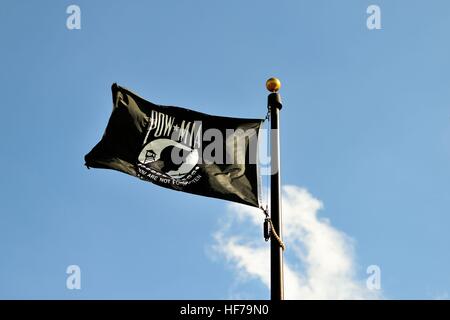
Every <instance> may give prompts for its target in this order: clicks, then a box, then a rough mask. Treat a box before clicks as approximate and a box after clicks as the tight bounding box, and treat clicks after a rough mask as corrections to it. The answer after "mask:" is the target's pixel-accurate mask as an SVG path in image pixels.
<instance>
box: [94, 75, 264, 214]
mask: <svg viewBox="0 0 450 320" xmlns="http://www.w3.org/2000/svg"><path fill="white" fill-rule="evenodd" d="M112 95H113V111H112V114H111V117H110V119H109V122H108V125H107V127H106V130H105V133H104V134H103V137H102V139H101V141H100V142H99V143H98V144H97V145H96V146H95V147H94V148H93V149H92V151H91V152H89V153H88V154H87V155H86V156H85V161H86V166H87V167H88V168H89V167H93V168H106V169H114V170H118V171H122V172H125V173H127V174H130V175H133V176H136V177H139V178H141V179H143V180H146V181H150V182H152V183H154V184H157V185H159V186H162V187H166V188H170V189H174V190H178V191H184V192H189V193H194V194H198V195H202V196H207V197H214V198H220V199H225V200H230V201H234V202H240V203H244V204H247V205H251V206H255V207H258V206H259V200H258V192H259V190H258V188H259V183H258V181H259V174H258V134H259V129H260V126H261V123H262V121H263V120H261V119H239V118H228V117H219V116H211V115H207V114H204V113H200V112H196V111H192V110H188V109H184V108H180V107H171V106H161V105H156V104H153V103H151V102H149V101H146V100H144V99H143V98H141V97H139V96H138V95H136V94H134V93H133V92H131V91H129V90H127V89H125V88H122V87H120V86H118V85H117V84H113V85H112Z"/></svg>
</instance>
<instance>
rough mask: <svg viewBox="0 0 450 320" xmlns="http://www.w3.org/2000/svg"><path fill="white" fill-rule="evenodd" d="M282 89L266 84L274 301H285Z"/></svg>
mask: <svg viewBox="0 0 450 320" xmlns="http://www.w3.org/2000/svg"><path fill="white" fill-rule="evenodd" d="M280 87H281V83H280V80H278V79H277V78H270V79H269V80H267V82H266V88H267V90H269V91H270V92H271V93H270V94H269V96H268V99H267V107H268V109H269V112H270V127H271V130H270V131H271V133H270V142H271V148H270V154H271V178H270V194H271V195H270V219H271V221H272V226H273V229H274V231H275V233H276V234H274V232H271V239H270V286H271V292H270V299H271V300H272V301H278V300H284V277H283V248H282V245H281V240H280V239H282V235H281V231H282V230H281V226H282V219H281V190H280V184H281V183H280V135H279V122H280V110H281V108H282V103H281V96H280V94H279V93H278V90H279V89H280ZM277 235H278V239H277Z"/></svg>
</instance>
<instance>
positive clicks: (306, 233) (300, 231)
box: [213, 186, 381, 299]
mask: <svg viewBox="0 0 450 320" xmlns="http://www.w3.org/2000/svg"><path fill="white" fill-rule="evenodd" d="M322 207H323V205H322V203H321V202H320V201H319V200H318V199H316V198H314V197H313V196H312V195H311V194H310V193H309V192H308V191H307V190H305V189H302V188H299V187H296V186H285V187H283V237H284V242H285V243H286V245H287V251H286V254H285V261H284V272H285V273H284V275H285V298H286V299H374V298H380V297H381V295H380V293H379V292H377V291H370V290H368V289H367V288H366V286H365V279H360V280H358V279H357V278H356V276H355V267H356V266H355V259H354V253H353V247H354V244H353V241H352V239H351V238H350V237H348V236H347V235H346V234H345V233H343V232H342V231H339V230H337V229H336V228H334V227H333V226H332V225H331V223H330V222H329V221H328V220H327V219H325V218H319V217H318V214H317V213H318V211H319V210H320V209H321V208H322ZM228 211H229V212H228V214H227V216H226V219H225V221H222V223H221V224H220V225H221V227H220V229H219V230H218V231H217V232H216V233H215V234H214V238H215V244H214V246H213V249H214V251H215V252H216V253H219V254H220V256H222V257H224V258H225V259H226V260H227V262H228V263H229V264H230V265H231V266H232V267H233V268H234V269H235V270H236V273H237V275H238V277H239V279H240V280H249V279H257V280H259V281H261V282H262V283H263V284H264V285H265V286H266V287H268V288H269V287H270V266H269V261H270V258H269V247H270V246H269V245H268V243H265V242H264V241H263V238H262V234H261V229H262V221H263V220H264V219H263V218H264V216H263V214H262V212H261V210H259V209H255V208H251V207H248V206H243V205H239V204H231V205H229V210H228ZM249 224H250V226H249ZM249 230H253V232H252V231H249ZM254 231H256V232H254ZM241 289H242V286H241Z"/></svg>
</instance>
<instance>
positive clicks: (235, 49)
mask: <svg viewBox="0 0 450 320" xmlns="http://www.w3.org/2000/svg"><path fill="white" fill-rule="evenodd" d="M70 4H77V5H79V6H80V8H81V30H68V29H67V28H66V19H67V16H68V15H67V14H66V8H67V6H68V5H70ZM370 4H377V5H379V6H380V8H381V19H382V29H381V30H368V29H367V27H366V19H367V16H368V15H367V14H366V8H367V7H368V6H369V5H370ZM449 12H450V3H449V2H448V1H444V0H442V1H438V0H435V1H412V0H408V1H406V0H401V1H400V0H398V1H362V0H358V1H356V0H354V1H345V2H342V1H341V2H339V3H337V2H336V1H334V2H333V1H322V0H319V1H317V0H316V1H277V2H276V3H274V2H273V1H265V0H264V1H234V0H232V1H220V2H219V1H203V0H201V1H172V0H169V1H113V2H110V1H74V2H72V1H39V2H37V1H35V2H31V1H3V2H2V6H1V9H0V21H1V22H0V37H1V40H2V49H1V50H0V66H1V72H0V86H1V92H2V103H1V110H2V117H1V118H0V143H1V147H2V153H1V155H2V156H1V157H0V165H1V167H2V168H3V172H2V178H1V180H0V194H1V198H0V199H1V202H0V298H14V299H15V298H43V299H46V298H61V299H79V298H84V299H91V298H104V299H108V298H125V299H130V298H136V299H226V298H229V297H230V295H232V294H235V291H236V290H242V291H243V292H245V294H244V296H245V297H251V298H257V299H259V298H260V299H267V298H268V297H269V293H268V290H267V288H266V287H264V285H262V284H261V282H259V281H258V280H256V279H253V280H252V279H250V280H248V281H245V282H244V283H239V285H238V286H239V289H236V288H235V286H236V276H237V275H236V271H235V270H234V269H233V267H232V266H230V264H229V263H228V262H226V261H225V259H224V258H223V257H220V256H219V257H217V256H215V255H214V254H211V246H212V245H213V243H214V232H215V230H217V229H218V228H220V223H221V218H222V217H223V215H224V214H225V212H226V211H227V210H228V209H229V208H228V207H227V206H228V204H227V203H226V202H224V201H221V200H214V199H209V198H202V197H198V196H193V195H189V194H183V193H178V192H174V191H171V190H168V189H163V188H159V187H157V186H154V185H151V184H149V183H144V182H142V181H140V180H138V179H135V178H133V177H130V176H127V175H124V174H120V173H118V172H114V171H109V170H87V169H86V168H85V167H84V166H83V164H84V161H83V157H84V155H85V154H86V153H87V152H88V151H90V149H91V148H92V147H93V146H94V145H95V144H96V143H97V141H98V140H99V139H100V137H101V135H102V133H103V130H104V128H105V125H106V122H107V120H108V117H109V115H110V111H111V93H110V86H111V84H112V83H113V82H117V83H119V84H120V85H123V86H125V87H128V88H130V89H132V90H134V91H135V92H137V93H139V94H140V95H141V96H143V97H145V98H147V99H148V100H150V101H153V102H155V103H159V104H168V105H179V106H184V107H188V108H192V109H195V110H198V111H202V112H206V113H210V114H218V115H225V116H235V117H250V118H253V117H263V116H264V115H265V112H266V109H265V107H266V99H267V98H266V97H267V92H266V90H265V87H264V83H265V80H266V79H267V78H269V77H270V76H273V75H274V76H277V77H279V78H280V79H281V81H282V83H283V87H282V90H281V94H282V96H283V101H284V108H283V110H282V114H281V116H282V120H281V125H282V130H283V131H282V181H283V184H288V185H295V186H299V187H303V188H306V189H307V190H308V191H309V192H310V193H311V194H312V195H313V196H314V197H316V198H318V199H320V201H321V202H323V204H324V208H323V210H321V211H320V213H319V215H320V216H321V217H323V218H326V219H329V221H330V223H331V224H332V226H333V227H334V228H336V229H337V230H340V231H342V232H344V233H345V234H347V235H348V236H349V237H351V238H352V239H353V240H354V251H355V260H356V261H355V265H356V266H357V270H356V276H357V277H358V278H360V279H364V278H365V277H366V273H365V271H366V267H367V266H369V265H372V264H376V265H378V266H380V268H381V271H382V283H381V285H382V289H383V296H384V297H386V298H393V299H401V298H436V297H448V292H449V291H450V275H449V273H448V270H449V269H450V255H449V254H448V247H449V245H450V233H449V232H448V229H449V226H450V217H449V213H450V194H449V190H450V115H449V110H450V108H449V103H450V90H449V85H450V77H449V74H450V59H449V56H450V42H449V40H448V39H449V37H448V35H449V32H450V26H449V24H448V21H449ZM253 228H256V227H255V226H253ZM258 228H259V227H258ZM244 232H245V230H244ZM249 232H250V231H249ZM258 232H259V230H258ZM261 241H263V239H262V236H261ZM212 256H215V257H212ZM71 264H76V265H79V266H80V268H81V270H82V289H81V290H67V289H66V277H67V275H66V273H65V270H66V268H67V266H68V265H71ZM230 292H231V293H230Z"/></svg>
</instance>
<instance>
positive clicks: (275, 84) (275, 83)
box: [266, 78, 281, 92]
mask: <svg viewBox="0 0 450 320" xmlns="http://www.w3.org/2000/svg"><path fill="white" fill-rule="evenodd" d="M266 88H267V90H269V91H270V92H277V91H278V90H280V88H281V82H280V80H278V79H277V78H270V79H269V80H267V81H266Z"/></svg>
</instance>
